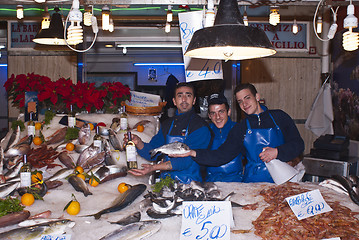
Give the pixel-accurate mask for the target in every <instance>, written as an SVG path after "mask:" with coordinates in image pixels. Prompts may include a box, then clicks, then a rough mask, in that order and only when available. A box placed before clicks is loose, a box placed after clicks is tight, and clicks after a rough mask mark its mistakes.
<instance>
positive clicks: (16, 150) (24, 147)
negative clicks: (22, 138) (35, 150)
mask: <svg viewBox="0 0 359 240" xmlns="http://www.w3.org/2000/svg"><path fill="white" fill-rule="evenodd" d="M30 149H31V148H30V145H29V144H26V143H24V144H19V145H16V146H14V147H11V148H9V149H8V150H7V151H6V152H4V157H5V158H11V157H15V156H19V155H25V154H27V153H28V152H29V151H30Z"/></svg>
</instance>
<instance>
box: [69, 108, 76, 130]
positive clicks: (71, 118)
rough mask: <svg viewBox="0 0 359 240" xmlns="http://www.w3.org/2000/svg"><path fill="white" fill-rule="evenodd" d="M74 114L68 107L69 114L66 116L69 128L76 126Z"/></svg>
mask: <svg viewBox="0 0 359 240" xmlns="http://www.w3.org/2000/svg"><path fill="white" fill-rule="evenodd" d="M75 115H76V113H75V111H73V108H72V105H70V112H69V114H68V116H67V125H68V126H69V127H75V125H76V116H75Z"/></svg>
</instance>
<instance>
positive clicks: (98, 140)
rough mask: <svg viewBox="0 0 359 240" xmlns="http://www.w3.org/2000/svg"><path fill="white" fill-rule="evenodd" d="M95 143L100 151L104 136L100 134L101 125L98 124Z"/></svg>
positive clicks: (94, 138)
mask: <svg viewBox="0 0 359 240" xmlns="http://www.w3.org/2000/svg"><path fill="white" fill-rule="evenodd" d="M93 145H94V146H95V147H98V148H99V150H98V152H101V151H102V137H101V136H100V134H99V126H96V134H95V136H94V137H93Z"/></svg>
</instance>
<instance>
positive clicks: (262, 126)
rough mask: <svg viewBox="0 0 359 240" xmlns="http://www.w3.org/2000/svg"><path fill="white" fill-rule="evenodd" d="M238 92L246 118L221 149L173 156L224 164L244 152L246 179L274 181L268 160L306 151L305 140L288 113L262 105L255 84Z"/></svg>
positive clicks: (194, 151) (200, 162)
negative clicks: (267, 166)
mask: <svg viewBox="0 0 359 240" xmlns="http://www.w3.org/2000/svg"><path fill="white" fill-rule="evenodd" d="M234 94H235V96H236V99H237V103H238V105H239V107H240V108H241V109H242V111H244V112H245V114H246V118H245V119H243V120H242V121H241V122H240V123H239V124H236V125H235V126H234V127H233V128H232V129H231V131H230V132H229V134H228V137H227V140H226V141H225V142H224V143H223V144H222V145H221V146H220V147H219V148H218V149H217V150H212V151H204V150H201V149H196V150H191V151H190V152H189V153H187V154H181V155H173V156H174V157H180V156H181V157H184V156H192V157H193V159H194V160H195V161H196V162H197V163H199V164H205V165H210V166H220V165H222V164H225V163H228V162H230V161H231V160H232V159H233V158H234V157H235V156H237V155H238V154H240V153H243V154H245V156H246V158H247V161H248V162H247V164H246V166H245V169H244V178H243V181H244V182H273V179H272V177H271V176H270V174H269V172H268V169H267V168H266V166H265V162H270V161H271V160H273V159H279V160H281V161H283V162H289V161H291V160H292V159H295V158H297V157H298V156H299V155H301V154H302V153H303V151H304V141H303V139H302V138H301V136H300V134H299V132H298V129H297V127H296V126H295V124H294V121H293V120H292V119H291V117H290V116H289V115H288V114H286V113H285V112H283V111H282V110H268V109H267V108H266V107H265V106H263V105H260V104H259V99H260V96H259V93H257V90H256V88H255V87H254V86H253V85H252V84H240V85H239V86H237V87H236V89H235V91H234Z"/></svg>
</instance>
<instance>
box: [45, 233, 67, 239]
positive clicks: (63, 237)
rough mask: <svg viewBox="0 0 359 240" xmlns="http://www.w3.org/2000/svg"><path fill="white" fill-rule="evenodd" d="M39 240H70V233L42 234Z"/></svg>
mask: <svg viewBox="0 0 359 240" xmlns="http://www.w3.org/2000/svg"><path fill="white" fill-rule="evenodd" d="M40 240H71V235H70V234H61V235H42V236H41V239H40Z"/></svg>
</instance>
